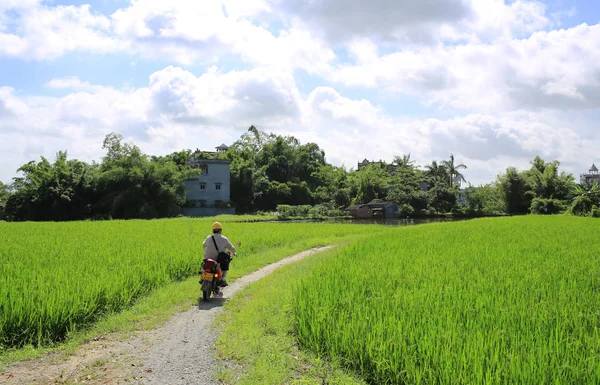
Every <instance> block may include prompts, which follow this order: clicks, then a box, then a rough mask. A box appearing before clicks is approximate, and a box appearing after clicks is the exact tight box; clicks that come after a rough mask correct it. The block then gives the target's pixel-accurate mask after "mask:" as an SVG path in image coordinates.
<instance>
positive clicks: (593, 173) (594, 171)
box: [579, 163, 600, 185]
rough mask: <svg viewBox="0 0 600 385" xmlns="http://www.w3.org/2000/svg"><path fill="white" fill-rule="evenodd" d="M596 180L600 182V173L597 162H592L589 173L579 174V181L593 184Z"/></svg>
mask: <svg viewBox="0 0 600 385" xmlns="http://www.w3.org/2000/svg"><path fill="white" fill-rule="evenodd" d="M594 182H598V184H600V173H599V172H598V167H596V164H595V163H592V167H590V169H589V171H588V172H587V173H585V174H580V175H579V183H581V184H588V185H593V184H594Z"/></svg>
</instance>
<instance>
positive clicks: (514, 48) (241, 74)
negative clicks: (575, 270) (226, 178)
mask: <svg viewBox="0 0 600 385" xmlns="http://www.w3.org/2000/svg"><path fill="white" fill-rule="evenodd" d="M599 118H600V2H598V1H597V0H547V1H530V0H516V1H505V0H421V1H418V2H417V1H413V0H370V1H364V0H310V1H308V0H210V1H208V0H198V1H188V0H169V1H164V0H94V1H88V0H0V181H3V182H5V183H10V181H11V179H12V178H13V177H15V176H17V175H18V173H17V169H18V168H19V167H20V166H21V165H23V164H25V163H27V162H29V161H31V160H39V159H40V157H41V156H44V157H46V158H47V159H49V160H53V159H54V157H55V155H56V153H57V152H58V151H65V150H66V151H67V152H68V155H69V157H71V158H77V159H80V160H84V161H89V162H91V161H93V160H99V159H100V158H101V157H102V156H103V154H104V151H103V150H102V141H103V139H104V137H105V136H106V135H107V134H109V133H111V132H117V133H120V134H122V135H123V136H124V138H125V140H126V141H127V142H134V143H135V144H136V145H138V146H139V147H140V148H141V149H142V150H143V151H144V152H146V153H148V154H153V155H164V154H168V153H171V152H173V151H178V150H181V149H186V148H190V149H196V148H200V149H204V150H210V149H213V148H214V147H216V146H218V145H220V144H221V143H225V144H231V143H233V142H234V141H235V140H237V139H238V138H239V137H240V135H242V134H243V133H244V132H246V130H247V129H248V127H249V126H250V125H255V126H256V127H257V128H259V129H261V130H264V131H267V132H274V133H277V134H281V135H293V136H295V137H297V138H299V139H300V140H301V141H302V142H309V141H310V142H316V143H317V144H318V145H319V146H320V147H321V148H322V149H323V150H324V151H325V154H326V159H327V161H328V162H330V163H333V164H335V165H338V166H345V167H346V168H347V169H351V168H354V169H355V168H356V165H357V162H359V161H361V160H363V159H365V158H366V159H369V160H380V159H381V160H385V161H388V162H389V161H392V160H393V157H394V156H401V155H403V154H408V153H410V154H411V158H412V159H414V160H415V161H416V163H417V164H420V165H425V164H428V163H430V162H431V161H432V160H438V161H440V160H444V159H448V158H449V156H450V154H451V153H452V154H454V156H455V159H456V161H457V162H458V163H464V164H466V165H467V166H468V169H467V170H465V171H464V175H465V177H466V179H467V180H468V182H470V183H471V184H473V185H479V184H483V183H488V182H491V181H493V180H494V179H495V178H496V175H498V174H499V173H501V172H503V171H504V170H505V169H506V167H508V166H514V167H517V168H518V169H519V170H523V169H526V168H528V167H529V162H530V161H531V160H532V159H533V158H534V157H535V156H537V155H539V156H541V157H542V158H544V159H546V160H558V161H560V162H561V168H562V169H563V170H565V171H567V172H571V173H573V174H574V175H576V176H578V175H579V174H580V173H582V172H585V171H586V170H588V169H589V167H590V165H591V164H592V162H596V163H599V162H600V151H598V150H597V149H598V148H600V132H599V130H598V124H597V122H599Z"/></svg>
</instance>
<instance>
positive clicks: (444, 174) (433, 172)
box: [425, 160, 448, 185]
mask: <svg viewBox="0 0 600 385" xmlns="http://www.w3.org/2000/svg"><path fill="white" fill-rule="evenodd" d="M442 163H443V162H442ZM425 175H426V176H428V177H429V179H430V180H431V182H432V183H433V184H434V185H435V184H436V181H440V180H441V181H443V182H444V183H446V181H447V180H448V170H447V169H446V166H445V165H444V164H438V162H437V161H435V160H433V161H431V164H428V165H427V166H425Z"/></svg>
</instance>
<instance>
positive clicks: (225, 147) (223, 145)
mask: <svg viewBox="0 0 600 385" xmlns="http://www.w3.org/2000/svg"><path fill="white" fill-rule="evenodd" d="M228 149H229V146H227V145H226V144H225V143H221V145H220V146H219V147H217V150H228Z"/></svg>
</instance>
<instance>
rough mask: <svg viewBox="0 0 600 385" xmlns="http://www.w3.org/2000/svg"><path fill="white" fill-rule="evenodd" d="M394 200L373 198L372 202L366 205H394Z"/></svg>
mask: <svg viewBox="0 0 600 385" xmlns="http://www.w3.org/2000/svg"><path fill="white" fill-rule="evenodd" d="M393 204H394V202H392V201H384V200H382V199H373V200H372V201H371V202H369V203H367V204H366V205H365V206H369V207H385V206H387V205H393Z"/></svg>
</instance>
